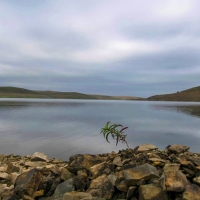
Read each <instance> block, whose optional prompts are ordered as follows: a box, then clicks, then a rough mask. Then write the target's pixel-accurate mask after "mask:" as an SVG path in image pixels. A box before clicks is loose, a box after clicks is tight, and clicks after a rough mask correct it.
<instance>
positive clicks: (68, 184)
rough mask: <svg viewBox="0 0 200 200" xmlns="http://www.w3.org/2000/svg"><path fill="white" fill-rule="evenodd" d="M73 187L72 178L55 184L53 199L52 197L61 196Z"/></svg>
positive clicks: (57, 197)
mask: <svg viewBox="0 0 200 200" xmlns="http://www.w3.org/2000/svg"><path fill="white" fill-rule="evenodd" d="M74 189H75V188H74V185H73V178H71V179H68V180H66V181H64V182H62V183H60V184H59V185H58V186H57V188H56V190H55V192H54V194H53V196H52V197H53V200H54V199H55V200H56V199H59V198H62V197H63V196H64V194H65V193H66V192H71V191H73V190H74Z"/></svg>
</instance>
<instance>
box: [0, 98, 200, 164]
mask: <svg viewBox="0 0 200 200" xmlns="http://www.w3.org/2000/svg"><path fill="white" fill-rule="evenodd" d="M107 121H111V123H120V124H122V125H123V126H128V127H129V128H128V129H127V130H126V131H125V133H126V134H127V141H128V144H129V146H130V147H131V148H135V147H136V146H138V145H140V144H144V143H150V144H154V145H156V146H157V147H158V148H160V149H164V148H165V147H166V146H167V145H169V144H175V143H179V144H184V145H188V146H190V150H191V151H193V152H200V145H199V144H200V103H188V102H187V103H185V102H151V101H112V100H52V99H50V100H49V99H48V100H47V99H0V154H4V153H6V154H18V155H27V154H29V155H32V154H33V153H34V152H35V151H39V152H44V153H45V154H46V155H47V156H48V157H49V158H53V157H56V158H60V159H64V160H68V158H69V157H70V156H71V155H74V154H80V153H83V154H84V153H90V154H96V153H108V152H111V151H116V152H117V151H118V150H120V149H125V148H126V144H125V143H119V144H118V145H117V146H116V145H115V141H114V140H113V139H112V138H109V141H110V143H107V142H106V140H105V139H104V138H103V135H101V134H100V130H101V128H102V127H103V126H104V125H105V123H106V122H107Z"/></svg>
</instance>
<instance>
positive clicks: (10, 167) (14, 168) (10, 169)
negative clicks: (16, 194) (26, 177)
mask: <svg viewBox="0 0 200 200" xmlns="http://www.w3.org/2000/svg"><path fill="white" fill-rule="evenodd" d="M6 172H7V173H8V174H10V173H13V172H20V167H19V166H17V165H16V164H13V163H9V164H8V167H7V170H6Z"/></svg>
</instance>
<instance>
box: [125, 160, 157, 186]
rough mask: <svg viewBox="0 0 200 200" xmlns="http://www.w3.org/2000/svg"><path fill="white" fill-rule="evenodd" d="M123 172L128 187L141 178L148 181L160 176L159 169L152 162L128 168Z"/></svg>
mask: <svg viewBox="0 0 200 200" xmlns="http://www.w3.org/2000/svg"><path fill="white" fill-rule="evenodd" d="M123 172H124V180H125V182H126V184H127V186H128V187H129V186H133V185H136V184H137V182H138V181H139V180H141V179H144V180H145V181H148V180H150V179H152V178H158V177H159V173H158V171H157V169H156V168H155V167H154V166H152V165H150V164H144V165H140V166H138V167H135V168H130V169H126V170H124V171H123Z"/></svg>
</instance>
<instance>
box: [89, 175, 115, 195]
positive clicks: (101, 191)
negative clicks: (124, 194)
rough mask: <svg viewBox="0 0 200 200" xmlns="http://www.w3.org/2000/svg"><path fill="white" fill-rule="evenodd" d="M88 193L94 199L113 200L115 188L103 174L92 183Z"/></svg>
mask: <svg viewBox="0 0 200 200" xmlns="http://www.w3.org/2000/svg"><path fill="white" fill-rule="evenodd" d="M86 192H87V193H90V194H91V195H92V196H93V197H101V198H105V199H112V196H113V192H114V186H113V185H112V183H111V182H110V181H109V179H108V177H107V176H106V175H105V174H103V175H101V176H99V177H97V178H96V179H94V180H92V181H91V184H90V187H89V188H88V190H87V191H86Z"/></svg>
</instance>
